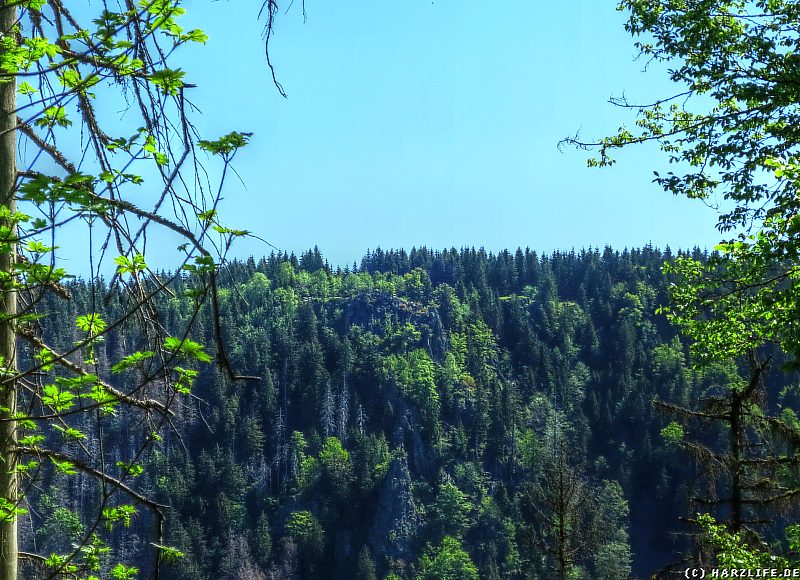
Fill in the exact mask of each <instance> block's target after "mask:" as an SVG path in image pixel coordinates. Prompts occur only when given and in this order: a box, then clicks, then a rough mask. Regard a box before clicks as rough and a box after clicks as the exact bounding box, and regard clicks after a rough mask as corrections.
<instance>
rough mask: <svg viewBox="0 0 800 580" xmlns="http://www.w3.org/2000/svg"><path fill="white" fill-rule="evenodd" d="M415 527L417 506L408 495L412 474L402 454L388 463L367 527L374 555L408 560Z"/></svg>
mask: <svg viewBox="0 0 800 580" xmlns="http://www.w3.org/2000/svg"><path fill="white" fill-rule="evenodd" d="M417 527H418V518H417V508H416V506H415V505H414V499H413V497H412V495H411V473H410V472H409V470H408V461H407V460H406V458H405V455H402V456H400V457H395V458H394V459H393V460H392V462H391V463H390V464H389V471H388V473H387V474H386V479H385V480H384V482H383V484H382V486H381V490H380V496H379V499H378V509H377V510H376V512H375V519H374V521H373V524H372V529H371V530H370V532H371V533H370V547H371V548H372V551H373V552H374V553H375V555H376V556H379V557H387V558H389V559H390V560H404V561H406V562H408V561H410V560H411V558H412V553H411V543H412V541H413V539H414V535H415V534H416V531H417Z"/></svg>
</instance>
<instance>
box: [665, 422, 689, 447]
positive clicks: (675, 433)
mask: <svg viewBox="0 0 800 580" xmlns="http://www.w3.org/2000/svg"><path fill="white" fill-rule="evenodd" d="M661 437H663V439H664V441H666V442H667V443H668V444H670V445H677V444H679V443H681V442H682V441H683V437H684V432H683V426H682V425H681V424H680V423H676V422H675V421H671V422H670V424H669V425H667V426H666V427H664V428H663V429H662V430H661Z"/></svg>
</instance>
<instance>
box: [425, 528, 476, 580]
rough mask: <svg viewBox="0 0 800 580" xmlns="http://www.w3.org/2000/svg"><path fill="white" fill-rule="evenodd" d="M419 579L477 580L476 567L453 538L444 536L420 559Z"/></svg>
mask: <svg viewBox="0 0 800 580" xmlns="http://www.w3.org/2000/svg"><path fill="white" fill-rule="evenodd" d="M416 577H417V578H418V579H419V580H478V569H477V568H476V567H475V564H473V562H472V560H470V557H469V554H467V553H466V552H465V551H464V550H463V549H462V548H461V543H460V542H459V541H458V540H456V539H455V538H451V537H449V536H445V537H444V538H443V539H442V542H441V544H440V545H439V546H437V547H435V548H430V549H429V550H428V551H427V552H426V553H425V554H424V555H423V556H422V559H421V560H420V563H419V573H418V574H417V576H416Z"/></svg>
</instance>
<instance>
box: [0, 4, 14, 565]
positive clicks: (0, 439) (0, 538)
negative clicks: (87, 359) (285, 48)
mask: <svg viewBox="0 0 800 580" xmlns="http://www.w3.org/2000/svg"><path fill="white" fill-rule="evenodd" d="M16 20H17V9H16V7H15V6H14V5H13V3H10V2H8V0H3V3H2V6H0V33H2V34H3V35H4V36H5V35H8V34H12V29H13V27H14V25H15V24H16ZM0 80H2V81H4V82H0V204H2V206H3V207H5V208H7V209H8V210H9V211H10V212H11V214H13V213H14V212H16V202H15V201H14V182H15V181H16V173H17V164H16V160H17V149H16V130H15V128H16V125H17V114H16V82H15V80H14V77H5V78H2V79H0ZM0 225H4V224H0ZM15 236H16V228H12V232H11V238H12V240H13V238H14V237H15ZM16 254H17V246H16V243H14V242H13V241H10V243H9V244H8V245H6V244H3V245H2V246H0V276H2V277H3V278H4V279H5V280H6V281H5V282H2V286H0V292H1V293H2V295H1V296H0V356H2V357H3V362H2V368H3V370H4V372H3V373H2V376H0V378H8V377H10V376H13V375H14V374H15V373H16V372H17V347H16V332H15V328H14V327H15V324H16V321H15V318H16V314H17V296H16V292H15V291H14V289H13V285H12V283H11V280H12V278H11V277H10V276H9V274H12V273H13V268H14V261H15V259H16ZM16 397H17V393H16V382H15V381H10V382H7V383H5V384H4V385H2V386H0V498H4V499H5V500H6V501H7V502H9V503H8V504H6V507H12V506H14V507H16V504H17V501H18V490H17V475H16V455H15V445H16V437H17V436H16V424H15V422H14V421H10V420H9V418H10V416H12V415H13V414H14V413H15V412H16V405H17V401H16ZM18 556H19V553H18V546H17V516H16V513H14V512H11V514H10V515H7V516H6V517H2V518H0V580H16V578H17V558H18Z"/></svg>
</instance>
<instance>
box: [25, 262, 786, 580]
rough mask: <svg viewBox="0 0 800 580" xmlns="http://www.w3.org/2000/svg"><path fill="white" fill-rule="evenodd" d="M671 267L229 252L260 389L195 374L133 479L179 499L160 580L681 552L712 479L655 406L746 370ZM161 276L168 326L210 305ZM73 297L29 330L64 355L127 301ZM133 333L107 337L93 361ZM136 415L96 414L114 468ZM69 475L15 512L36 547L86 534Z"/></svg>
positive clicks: (333, 574)
mask: <svg viewBox="0 0 800 580" xmlns="http://www.w3.org/2000/svg"><path fill="white" fill-rule="evenodd" d="M696 255H697V257H700V258H702V255H700V254H699V253H697V252H696ZM670 258H671V255H670V252H669V251H666V252H662V251H659V250H657V249H654V248H650V247H645V248H642V249H636V250H625V251H622V252H618V251H614V250H612V249H609V248H606V249H605V250H603V251H598V250H587V251H581V252H557V253H554V254H549V255H537V253H535V252H532V251H529V250H525V251H523V250H517V251H516V252H501V253H499V254H497V255H493V254H489V253H487V252H484V251H483V250H474V249H469V250H466V249H465V250H461V251H457V250H450V251H443V252H432V251H429V250H426V249H419V250H412V251H411V252H410V253H407V252H405V251H389V252H386V251H381V250H376V251H374V252H370V253H368V254H367V255H366V256H365V257H364V258H363V260H362V261H361V264H360V265H357V266H356V265H354V266H353V268H349V269H346V270H344V271H341V270H336V271H333V270H332V269H331V268H330V267H329V266H328V264H327V263H326V262H325V261H324V259H323V257H322V256H321V255H320V253H319V252H318V251H317V250H316V249H315V250H314V251H310V252H308V253H306V254H304V255H302V256H301V257H300V258H299V259H298V258H296V257H294V256H285V255H284V256H276V255H273V256H271V257H269V258H268V259H262V260H259V261H256V260H253V259H250V260H247V261H246V262H234V263H232V264H230V265H229V266H228V267H227V268H226V269H225V270H224V272H223V273H222V274H221V276H220V284H221V287H220V292H219V306H220V312H219V314H220V321H221V324H222V334H223V336H224V338H225V343H226V345H227V349H228V353H227V354H228V358H229V360H230V363H231V366H232V367H233V368H234V369H235V370H236V372H237V373H241V374H243V375H252V376H257V377H260V380H244V381H231V380H229V379H228V378H227V377H226V376H225V375H224V373H222V372H221V371H220V370H219V368H218V367H216V366H214V365H213V364H206V365H203V366H201V367H198V370H199V374H198V376H197V379H196V382H195V384H194V385H193V386H192V398H191V399H190V400H189V402H187V404H186V405H184V406H182V407H181V408H180V411H179V413H178V415H180V416H177V417H174V421H173V422H172V425H171V429H170V430H168V431H167V432H166V433H165V434H164V436H163V439H162V440H161V441H160V442H159V443H158V444H157V445H156V446H155V447H154V448H153V449H152V450H151V451H149V452H148V453H149V454H148V455H147V456H146V458H144V472H143V473H141V474H140V475H138V477H137V482H136V486H137V489H142V490H144V491H146V492H148V493H149V494H150V497H152V498H153V499H155V500H156V501H157V502H158V503H160V504H164V505H168V506H170V508H169V509H167V510H166V514H167V524H166V526H167V543H169V544H170V545H172V546H174V547H176V548H178V549H179V550H180V551H182V552H183V553H184V557H183V558H179V559H178V560H177V561H176V563H175V564H173V565H172V566H170V567H169V568H166V569H165V572H164V574H163V577H165V578H172V579H182V580H183V579H186V580H189V579H217V578H230V579H245V578H248V579H250V578H252V579H254V580H258V579H260V578H337V579H350V578H357V579H362V580H367V579H373V578H387V577H389V578H423V579H439V578H459V579H461V578H465V579H467V578H478V577H480V578H487V579H497V578H552V577H558V572H559V571H560V570H568V569H569V568H573V573H574V574H578V575H579V577H583V578H609V579H613V578H627V577H628V576H629V575H630V574H633V575H636V576H645V575H649V574H652V573H653V572H655V571H657V569H658V568H659V567H661V566H662V565H664V564H667V563H668V562H671V561H673V560H677V559H680V553H681V551H682V550H683V549H684V548H685V544H684V543H682V542H683V541H684V540H682V539H681V538H682V537H683V536H675V535H673V534H671V532H675V531H685V528H683V527H682V524H681V522H680V520H679V517H680V516H683V515H687V514H690V513H691V512H690V505H689V503H688V498H689V497H691V496H692V495H693V494H694V487H696V486H699V485H700V483H702V481H701V480H702V478H698V477H697V475H698V473H699V471H698V469H696V468H695V466H694V464H693V462H692V460H691V458H690V457H689V456H687V455H686V454H685V453H684V452H683V451H682V450H681V449H679V446H678V445H676V444H675V440H674V438H670V437H669V436H667V437H665V436H663V435H662V430H663V429H664V428H665V426H667V425H668V424H669V423H670V422H671V421H672V420H673V419H674V417H671V416H669V415H667V414H665V412H664V411H663V410H662V409H660V408H659V407H658V406H657V405H655V404H654V401H655V400H661V401H665V402H668V403H671V404H674V405H678V406H687V405H689V404H690V401H692V400H698V399H700V398H702V397H703V396H704V395H705V394H707V393H712V392H714V391H715V390H719V389H720V388H724V387H727V386H728V385H729V384H732V383H733V382H734V381H735V380H736V379H737V369H736V368H735V367H733V366H731V365H727V366H726V365H710V366H706V367H704V368H703V369H702V370H696V369H693V368H692V366H691V361H689V360H688V348H687V346H686V345H685V344H684V342H683V341H682V340H681V338H680V337H679V336H678V335H677V332H676V330H675V329H674V328H672V327H671V326H670V325H669V324H668V323H667V321H666V320H665V318H664V317H662V316H660V315H657V314H656V310H657V308H658V307H659V306H660V305H663V304H664V303H665V300H666V290H665V289H666V284H667V281H666V280H665V277H664V275H663V274H662V273H661V267H662V265H663V263H664V261H665V260H669V259H670ZM171 290H172V293H173V297H172V298H165V299H163V300H162V301H161V302H160V303H159V304H158V305H157V312H154V313H153V315H154V316H157V317H158V319H159V320H160V323H161V324H162V325H163V326H164V327H165V328H166V329H167V330H169V329H173V328H174V329H177V328H183V327H184V326H185V324H184V323H185V322H186V320H185V318H186V317H187V316H189V314H190V313H191V312H192V311H193V308H192V307H193V305H194V301H195V300H196V299H197V298H196V297H195V296H194V295H192V294H187V293H186V292H185V291H184V288H183V286H182V283H181V282H180V281H179V282H178V283H176V284H175V285H174V286H173V287H172V288H171ZM70 292H71V294H72V297H73V298H72V300H71V301H70V302H68V303H61V304H60V303H57V302H55V300H54V301H53V304H52V305H49V304H48V305H46V307H45V308H44V309H43V311H45V312H47V313H48V314H47V316H46V317H45V318H43V319H42V320H40V321H39V322H38V324H40V325H41V326H42V333H43V336H44V337H46V341H48V342H50V343H53V344H55V345H57V346H59V347H62V348H63V347H68V346H69V345H70V344H72V343H73V342H74V341H75V340H76V339H77V334H76V331H73V330H72V329H74V328H75V325H74V320H75V318H76V316H78V315H80V314H82V313H83V312H84V311H85V310H87V305H88V304H89V303H90V302H91V301H92V300H93V298H92V295H93V294H94V295H95V300H98V301H99V300H101V299H102V298H103V297H105V298H106V302H105V307H106V308H107V309H113V308H114V304H115V301H114V299H113V296H112V297H111V298H109V296H108V295H107V294H106V292H107V290H106V288H105V287H104V285H103V283H102V282H98V283H96V284H95V285H93V286H92V285H89V284H87V283H85V282H77V283H74V284H72V285H71V286H70ZM97 297H100V298H97ZM65 308H69V309H70V310H69V311H66V310H65ZM200 312H201V314H200V318H199V319H198V320H197V322H196V325H195V327H194V328H195V331H194V332H195V333H194V334H193V335H192V336H191V337H190V338H192V339H193V340H196V341H197V342H199V343H203V344H207V345H213V344H214V332H213V317H212V315H211V308H210V306H209V305H205V306H204V308H203V309H201V311H200ZM136 342H137V337H134V336H130V335H123V334H121V333H118V332H116V331H113V330H112V331H111V332H110V333H109V334H108V336H107V338H106V340H105V341H104V342H103V343H102V345H100V346H99V347H98V348H99V350H100V352H99V354H98V360H99V362H98V364H99V365H100V367H103V365H108V362H107V361H109V360H112V361H116V360H120V358H121V357H120V353H124V352H128V351H130V348H131V346H135V344H136ZM137 372H139V371H138V370H137V367H136V365H135V364H131V365H130V368H127V370H126V371H125V372H124V373H120V374H119V376H120V377H121V378H120V380H125V379H124V378H125V377H127V380H129V381H134V380H136V376H137ZM769 380H770V381H771V382H772V383H773V384H782V382H785V381H786V380H787V379H786V378H785V377H783V376H781V375H778V374H774V375H770V377H769ZM777 390H779V389H776V390H774V392H777ZM775 403H777V401H775ZM87 420H92V419H91V417H90V418H88V419H87ZM127 420H128V418H127V416H126V415H125V414H124V413H123V414H119V415H117V416H110V417H106V418H104V419H103V421H108V422H116V423H121V425H122V427H123V429H122V431H121V432H122V433H127V434H128V438H127V439H125V438H123V439H122V440H110V439H109V440H107V441H106V442H105V446H106V448H105V450H104V451H103V452H104V453H105V454H106V457H107V458H108V459H107V461H108V463H109V464H110V465H113V464H114V462H115V461H119V460H120V459H122V460H123V461H128V459H127V458H128V457H130V455H131V454H132V453H134V450H135V449H136V448H137V441H138V440H139V439H140V438H143V437H146V436H147V434H148V433H149V431H148V428H149V427H148V425H146V424H142V423H137V424H133V423H132V424H130V425H127V424H125V421H127ZM55 427H56V428H57V426H55ZM673 428H674V425H673ZM667 435H669V430H668V431H667ZM75 445H78V443H75ZM61 481H62V479H61V478H59V477H54V478H53V479H51V480H49V481H48V482H46V483H44V484H42V485H41V486H40V487H39V489H38V491H33V492H31V493H32V495H31V500H30V501H31V510H30V515H29V517H27V518H26V520H27V521H25V520H23V521H22V522H21V524H20V525H21V528H22V534H23V544H25V543H27V544H34V545H35V546H36V548H37V550H38V551H39V552H50V551H56V552H58V551H65V550H66V551H68V549H69V546H70V544H72V543H76V542H78V541H79V540H80V538H82V537H83V536H84V534H86V532H87V529H88V528H89V527H90V526H91V525H92V522H90V521H86V519H85V518H84V520H81V519H80V518H78V517H76V516H74V515H72V514H71V513H70V512H69V511H67V509H65V507H72V508H75V509H77V510H78V513H80V510H81V506H82V505H84V503H86V504H87V505H88V504H90V503H91V502H92V501H93V498H94V497H95V495H96V494H97V490H96V487H97V484H96V483H93V482H91V481H90V480H89V479H88V478H85V477H84V476H80V475H79V476H73V477H71V478H69V479H68V480H67V479H64V480H63V481H69V486H68V487H64V486H63V485H61V483H60V482H61ZM152 525H153V522H152V521H151V520H150V518H149V517H148V516H147V515H146V514H145V513H144V511H143V510H140V513H139V514H138V515H136V516H134V517H133V519H132V521H131V524H130V527H129V528H122V529H118V530H116V531H115V532H114V534H116V539H117V542H119V544H117V545H121V546H123V552H127V556H126V557H127V560H128V561H130V562H137V561H138V562H142V560H144V559H146V556H145V554H146V553H148V552H147V545H146V542H147V541H149V539H148V538H150V537H151V534H150V530H151V527H152ZM676 538H677V539H676ZM124 555H125V554H123V556H124ZM573 565H574V567H573ZM570 577H576V576H570Z"/></svg>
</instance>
